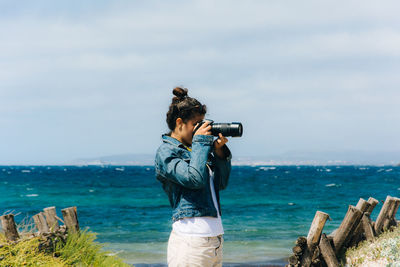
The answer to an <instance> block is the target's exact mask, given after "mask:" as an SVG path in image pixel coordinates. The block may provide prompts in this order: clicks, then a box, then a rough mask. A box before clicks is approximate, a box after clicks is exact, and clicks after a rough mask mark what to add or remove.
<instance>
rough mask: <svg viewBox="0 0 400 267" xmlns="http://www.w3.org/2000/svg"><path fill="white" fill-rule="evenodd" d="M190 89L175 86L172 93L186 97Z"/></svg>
mask: <svg viewBox="0 0 400 267" xmlns="http://www.w3.org/2000/svg"><path fill="white" fill-rule="evenodd" d="M187 92H188V89H186V88H182V87H175V88H174V90H173V91H172V93H173V94H174V95H176V96H177V97H179V98H182V99H183V98H185V97H186V96H187Z"/></svg>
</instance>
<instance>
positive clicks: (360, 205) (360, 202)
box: [356, 198, 371, 212]
mask: <svg viewBox="0 0 400 267" xmlns="http://www.w3.org/2000/svg"><path fill="white" fill-rule="evenodd" d="M370 206H371V204H370V203H369V202H368V201H366V200H365V199H363V198H360V199H359V200H358V203H357V205H356V208H357V209H359V210H361V211H362V212H366V211H367V210H368V209H369V207H370Z"/></svg>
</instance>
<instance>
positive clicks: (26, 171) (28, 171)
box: [21, 170, 31, 173]
mask: <svg viewBox="0 0 400 267" xmlns="http://www.w3.org/2000/svg"><path fill="white" fill-rule="evenodd" d="M21 172H24V173H30V172H31V170H22V171H21Z"/></svg>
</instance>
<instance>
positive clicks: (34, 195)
mask: <svg viewBox="0 0 400 267" xmlns="http://www.w3.org/2000/svg"><path fill="white" fill-rule="evenodd" d="M25 196H26V197H38V196H39V194H29V195H25Z"/></svg>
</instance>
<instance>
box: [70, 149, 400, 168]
mask: <svg viewBox="0 0 400 267" xmlns="http://www.w3.org/2000/svg"><path fill="white" fill-rule="evenodd" d="M154 156H155V155H152V154H121V155H111V156H103V157H98V158H84V159H77V160H74V161H73V162H72V164H74V165H153V164H154ZM399 162H400V151H395V152H393V151H392V152H384V151H378V152H371V151H368V152H366V151H344V152H336V151H318V152H302V151H290V152H285V153H282V154H279V155H271V156H235V155H234V157H233V159H232V164H233V165H400V163H399Z"/></svg>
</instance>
